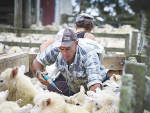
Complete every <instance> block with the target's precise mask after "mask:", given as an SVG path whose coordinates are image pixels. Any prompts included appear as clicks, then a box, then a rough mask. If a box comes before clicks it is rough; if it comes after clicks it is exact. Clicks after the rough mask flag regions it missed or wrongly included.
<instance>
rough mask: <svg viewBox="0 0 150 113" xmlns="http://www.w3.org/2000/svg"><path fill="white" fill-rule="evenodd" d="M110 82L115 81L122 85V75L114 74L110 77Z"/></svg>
mask: <svg viewBox="0 0 150 113" xmlns="http://www.w3.org/2000/svg"><path fill="white" fill-rule="evenodd" d="M110 80H113V81H115V82H116V83H117V84H120V83H121V75H116V74H113V75H112V76H111V77H110Z"/></svg>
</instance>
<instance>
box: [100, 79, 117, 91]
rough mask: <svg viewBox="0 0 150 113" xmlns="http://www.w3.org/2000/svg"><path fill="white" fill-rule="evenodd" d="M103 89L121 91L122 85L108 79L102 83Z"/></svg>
mask: <svg viewBox="0 0 150 113" xmlns="http://www.w3.org/2000/svg"><path fill="white" fill-rule="evenodd" d="M102 90H112V91H113V92H116V93H118V92H120V85H119V84H117V83H116V82H115V81H111V80H107V81H105V82H104V83H102Z"/></svg>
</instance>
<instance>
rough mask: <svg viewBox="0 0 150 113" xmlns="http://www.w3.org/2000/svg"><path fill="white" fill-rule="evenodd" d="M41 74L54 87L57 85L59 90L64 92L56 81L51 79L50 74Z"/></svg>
mask: <svg viewBox="0 0 150 113" xmlns="http://www.w3.org/2000/svg"><path fill="white" fill-rule="evenodd" d="M41 76H42V77H43V78H44V79H45V80H46V81H48V82H49V83H50V84H51V85H52V86H53V87H55V88H56V89H57V90H58V91H60V92H62V91H61V90H60V89H58V88H57V87H56V85H55V83H54V82H53V81H52V80H51V79H50V77H49V76H48V75H45V74H44V73H41Z"/></svg>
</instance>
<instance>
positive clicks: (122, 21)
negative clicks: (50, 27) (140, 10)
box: [62, 14, 141, 29]
mask: <svg viewBox="0 0 150 113" xmlns="http://www.w3.org/2000/svg"><path fill="white" fill-rule="evenodd" d="M76 16H77V15H65V14H64V15H62V20H63V21H62V23H67V24H73V23H74V22H75V19H76ZM99 17H101V18H103V19H104V21H100V20H99V19H98V18H99ZM94 19H95V21H94V24H95V25H97V24H101V25H102V24H103V25H104V24H110V25H112V26H114V27H117V28H118V27H119V26H122V25H126V24H128V25H132V27H134V28H137V29H139V28H140V25H141V21H140V20H141V18H140V14H139V15H128V14H120V15H116V16H110V15H99V16H94Z"/></svg>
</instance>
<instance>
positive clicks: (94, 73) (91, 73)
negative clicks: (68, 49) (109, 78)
mask: <svg viewBox="0 0 150 113" xmlns="http://www.w3.org/2000/svg"><path fill="white" fill-rule="evenodd" d="M83 61H84V62H83V64H84V67H85V69H86V74H87V75H88V84H87V87H88V88H89V90H92V91H94V92H95V91H96V88H97V87H99V88H101V84H102V80H103V79H104V78H103V76H102V75H101V71H100V62H99V59H98V56H97V54H96V53H95V52H93V51H90V52H88V53H87V54H86V57H85V58H84V59H83Z"/></svg>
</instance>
